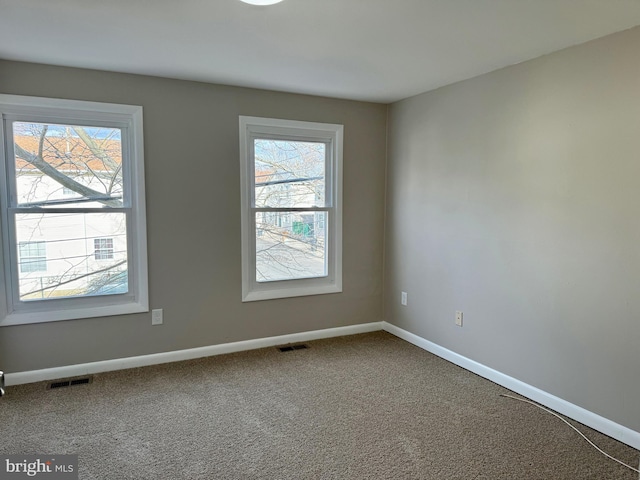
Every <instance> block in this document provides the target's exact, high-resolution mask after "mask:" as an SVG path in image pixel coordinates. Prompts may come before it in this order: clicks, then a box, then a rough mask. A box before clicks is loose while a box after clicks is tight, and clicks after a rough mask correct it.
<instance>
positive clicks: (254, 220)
mask: <svg viewBox="0 0 640 480" xmlns="http://www.w3.org/2000/svg"><path fill="white" fill-rule="evenodd" d="M342 137H343V126H342V125H335V124H326V123H311V122H301V121H292V120H278V119H269V118H258V117H245V116H241V117H240V166H241V177H242V178H241V191H242V199H241V205H242V299H243V301H252V300H266V299H271V298H283V297H295V296H301V295H316V294H323V293H336V292H341V291H342Z"/></svg>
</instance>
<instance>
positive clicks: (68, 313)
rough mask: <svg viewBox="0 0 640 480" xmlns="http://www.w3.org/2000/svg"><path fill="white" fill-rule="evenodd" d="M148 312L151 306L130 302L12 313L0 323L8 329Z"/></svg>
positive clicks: (0, 325)
mask: <svg viewBox="0 0 640 480" xmlns="http://www.w3.org/2000/svg"><path fill="white" fill-rule="evenodd" d="M148 311H149V305H147V304H143V303H137V302H130V303H125V304H121V305H103V306H96V307H84V308H77V309H66V310H54V311H45V312H28V313H27V312H24V313H17V312H14V313H10V314H9V315H7V316H6V317H5V318H4V319H3V320H2V321H0V327H7V326H10V325H29V324H32V323H47V322H60V321H64V320H78V319H82V318H95V317H111V316H114V315H127V314H132V313H145V312H148Z"/></svg>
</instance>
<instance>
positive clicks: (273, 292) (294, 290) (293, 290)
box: [242, 284, 342, 302]
mask: <svg viewBox="0 0 640 480" xmlns="http://www.w3.org/2000/svg"><path fill="white" fill-rule="evenodd" d="M341 292H342V285H336V284H328V285H321V286H312V287H310V286H304V287H287V288H272V289H268V290H267V289H264V290H253V291H250V292H246V293H245V292H243V295H242V301H243V302H257V301H260V300H273V299H276V298H290V297H306V296H309V295H323V294H326V293H341Z"/></svg>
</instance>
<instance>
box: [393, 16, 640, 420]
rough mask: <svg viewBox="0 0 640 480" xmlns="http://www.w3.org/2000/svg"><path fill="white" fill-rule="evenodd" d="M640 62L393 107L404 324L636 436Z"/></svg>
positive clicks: (473, 84) (560, 64) (481, 85)
mask: <svg viewBox="0 0 640 480" xmlns="http://www.w3.org/2000/svg"><path fill="white" fill-rule="evenodd" d="M638 52H640V28H635V29H633V30H629V31H626V32H622V33H619V34H615V35H612V36H609V37H605V38H602V39H599V40H596V41H593V42H590V43H587V44H583V45H580V46H577V47H572V48H569V49H566V50H563V51H560V52H557V53H554V54H551V55H548V56H545V57H541V58H539V59H536V60H533V61H529V62H526V63H523V64H519V65H516V66H512V67H508V68H505V69H503V70H499V71H496V72H493V73H490V74H487V75H483V76H481V77H477V78H475V79H471V80H468V81H464V82H461V83H458V84H455V85H451V86H448V87H444V88H441V89H438V90H435V91H432V92H428V93H426V94H422V95H420V96H417V97H413V98H410V99H406V100H404V101H400V102H397V103H395V104H393V105H392V106H391V107H390V110H389V146H388V148H389V157H388V163H389V165H388V177H387V182H388V187H387V225H386V237H385V246H386V260H385V316H386V319H387V320H388V321H390V322H391V323H393V324H395V325H398V326H399V327H401V328H404V329H406V330H408V331H410V332H413V333H415V334H417V335H419V336H421V337H423V338H426V339H428V340H430V341H433V342H435V343H437V344H439V345H441V346H443V347H446V348H448V349H451V350H453V351H455V352H457V353H459V354H461V355H464V356H466V357H468V358H471V359H473V360H476V361H478V362H480V363H482V364H484V365H487V366H489V367H491V368H494V369H496V370H498V371H501V372H503V373H505V374H507V375H510V376H513V377H515V378H517V379H520V380H522V381H524V382H526V383H528V384H531V385H534V386H536V387H538V388H541V389H542V390H545V391H547V392H549V393H551V394H554V395H556V396H558V397H560V398H563V399H565V400H567V401H569V402H571V403H574V404H577V405H579V406H582V407H584V408H586V409H588V410H590V411H592V412H595V413H597V414H599V415H602V416H604V417H606V418H609V419H611V420H613V421H615V422H618V423H621V424H623V425H625V426H627V427H629V428H631V429H633V430H636V431H640V410H639V408H640V407H639V406H640V376H639V373H640V353H639V352H640V313H639V312H640V215H639V212H640V186H639V182H640V90H639V88H640V55H638ZM402 290H404V291H407V292H408V294H409V305H408V306H407V307H402V306H400V292H401V291H402ZM456 310H462V311H464V321H465V324H464V327H463V328H459V327H456V326H455V324H454V312H455V311H456Z"/></svg>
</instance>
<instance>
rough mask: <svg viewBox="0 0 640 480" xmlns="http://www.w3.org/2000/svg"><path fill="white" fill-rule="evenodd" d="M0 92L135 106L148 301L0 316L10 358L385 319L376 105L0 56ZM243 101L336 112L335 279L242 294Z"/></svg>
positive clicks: (77, 358) (32, 359) (276, 110)
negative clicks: (340, 202)
mask: <svg viewBox="0 0 640 480" xmlns="http://www.w3.org/2000/svg"><path fill="white" fill-rule="evenodd" d="M0 92H1V93H8V94H19V95H35V96H46V97H59V98H70V99H78V100H91V101H102V102H113V103H127V104H134V105H142V106H143V107H144V130H145V131H144V133H145V168H146V190H147V218H148V239H149V240H148V253H149V284H150V285H149V288H150V301H151V307H152V308H163V309H164V322H165V323H164V325H162V326H154V327H152V326H151V318H150V314H140V315H124V316H117V317H108V318H93V319H85V320H75V321H65V322H53V323H44V324H36V325H26V326H12V327H2V328H0V366H2V367H3V369H4V370H5V372H18V371H24V370H32V369H40V368H47V367H54V366H60V365H69V364H75V363H82V362H91V361H96V360H105V359H112V358H119V357H127V356H133V355H142V354H148V353H155V352H164V351H171V350H177V349H185V348H192V347H199V346H205V345H214V344H220V343H225V342H233V341H238V340H247V339H253V338H261V337H267V336H272V335H281V334H287V333H294V332H301V331H308V330H316V329H323V328H330V327H338V326H343V325H352V324H358V323H366V322H372V321H380V320H381V319H382V258H383V255H382V250H383V229H384V226H383V217H384V172H385V161H386V159H385V157H386V114H387V107H386V106H384V105H378V104H371V103H361V102H350V101H342V100H334V99H327V98H320V97H309V96H301V95H291V94H283V93H274V92H267V91H260V90H251V89H242V88H235V87H226V86H218V85H211V84H205V83H196V82H185V81H178V80H169V79H161V78H154V77H144V76H135V75H124V74H116V73H107V72H99V71H91V70H79V69H69V68H59V67H49V66H43V65H35V64H27V63H16V62H6V61H0ZM238 115H255V116H263V117H275V118H287V119H293V120H308V121H316V122H329V123H340V124H344V128H345V140H344V210H343V216H344V230H343V235H344V239H343V255H344V262H343V293H341V294H332V295H320V296H315V297H298V298H293V299H282V300H269V301H263V302H252V303H245V304H243V303H242V302H241V271H240V177H239V174H240V173H239V172H240V167H239V158H238Z"/></svg>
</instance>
